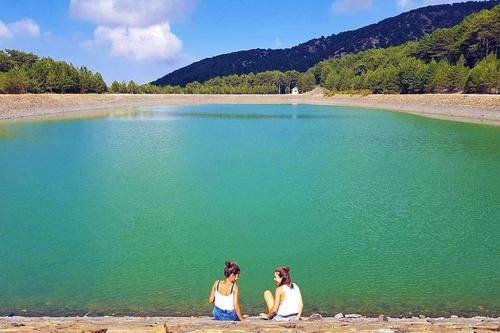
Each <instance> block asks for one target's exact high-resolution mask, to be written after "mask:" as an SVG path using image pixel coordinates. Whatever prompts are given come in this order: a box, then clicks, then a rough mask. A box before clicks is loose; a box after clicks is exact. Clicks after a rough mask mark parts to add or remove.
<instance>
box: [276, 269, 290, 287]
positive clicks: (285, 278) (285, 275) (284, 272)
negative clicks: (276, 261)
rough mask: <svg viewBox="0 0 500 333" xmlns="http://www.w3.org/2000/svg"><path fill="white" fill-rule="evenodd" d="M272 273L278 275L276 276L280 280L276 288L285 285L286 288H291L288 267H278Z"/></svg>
mask: <svg viewBox="0 0 500 333" xmlns="http://www.w3.org/2000/svg"><path fill="white" fill-rule="evenodd" d="M274 272H275V273H278V276H279V277H280V278H282V280H281V283H280V285H279V286H278V287H281V286H282V285H285V284H286V285H287V286H288V287H290V288H293V282H292V277H291V276H290V267H278V268H276V269H275V270H274Z"/></svg>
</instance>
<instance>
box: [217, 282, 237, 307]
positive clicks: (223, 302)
mask: <svg viewBox="0 0 500 333" xmlns="http://www.w3.org/2000/svg"><path fill="white" fill-rule="evenodd" d="M219 283H220V281H217V287H215V301H214V304H215V306H216V307H218V308H219V309H221V310H226V311H233V310H234V298H233V292H234V290H233V289H234V284H233V286H232V287H231V293H230V294H229V295H227V296H226V295H222V294H221V293H220V292H219Z"/></svg>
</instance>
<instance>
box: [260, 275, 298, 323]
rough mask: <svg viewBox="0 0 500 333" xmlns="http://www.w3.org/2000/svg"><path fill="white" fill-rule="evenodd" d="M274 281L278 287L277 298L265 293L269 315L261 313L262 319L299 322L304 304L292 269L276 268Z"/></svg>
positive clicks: (267, 291)
mask: <svg viewBox="0 0 500 333" xmlns="http://www.w3.org/2000/svg"><path fill="white" fill-rule="evenodd" d="M274 281H276V284H277V286H278V287H277V288H276V292H275V296H274V297H273V294H272V293H271V292H270V291H269V290H266V291H265V292H264V300H265V301H266V306H267V313H261V314H260V317H261V318H263V319H273V320H278V321H290V320H299V319H300V316H301V315H302V309H303V307H304V304H303V303H302V295H301V294H300V289H299V286H297V284H295V283H293V282H292V278H291V277H290V268H289V267H280V268H276V269H275V270H274Z"/></svg>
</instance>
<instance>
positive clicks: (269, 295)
mask: <svg viewBox="0 0 500 333" xmlns="http://www.w3.org/2000/svg"><path fill="white" fill-rule="evenodd" d="M269 297H273V294H272V293H271V292H270V291H269V290H266V291H264V298H265V299H266V298H269Z"/></svg>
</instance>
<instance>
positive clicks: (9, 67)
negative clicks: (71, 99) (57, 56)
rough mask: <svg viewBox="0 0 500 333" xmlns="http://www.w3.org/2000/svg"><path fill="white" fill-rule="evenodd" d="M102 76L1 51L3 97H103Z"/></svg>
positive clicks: (12, 52)
mask: <svg viewBox="0 0 500 333" xmlns="http://www.w3.org/2000/svg"><path fill="white" fill-rule="evenodd" d="M106 91H107V86H106V83H105V82H104V80H103V78H102V76H101V74H99V73H93V72H92V71H90V70H88V69H87V68H86V67H80V68H76V67H74V66H73V65H71V64H68V63H66V62H64V61H55V60H53V59H51V58H39V57H38V56H36V55H34V54H32V53H25V52H21V51H17V50H9V49H7V50H5V51H0V93H6V94H21V93H60V94H64V93H103V92H106Z"/></svg>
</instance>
